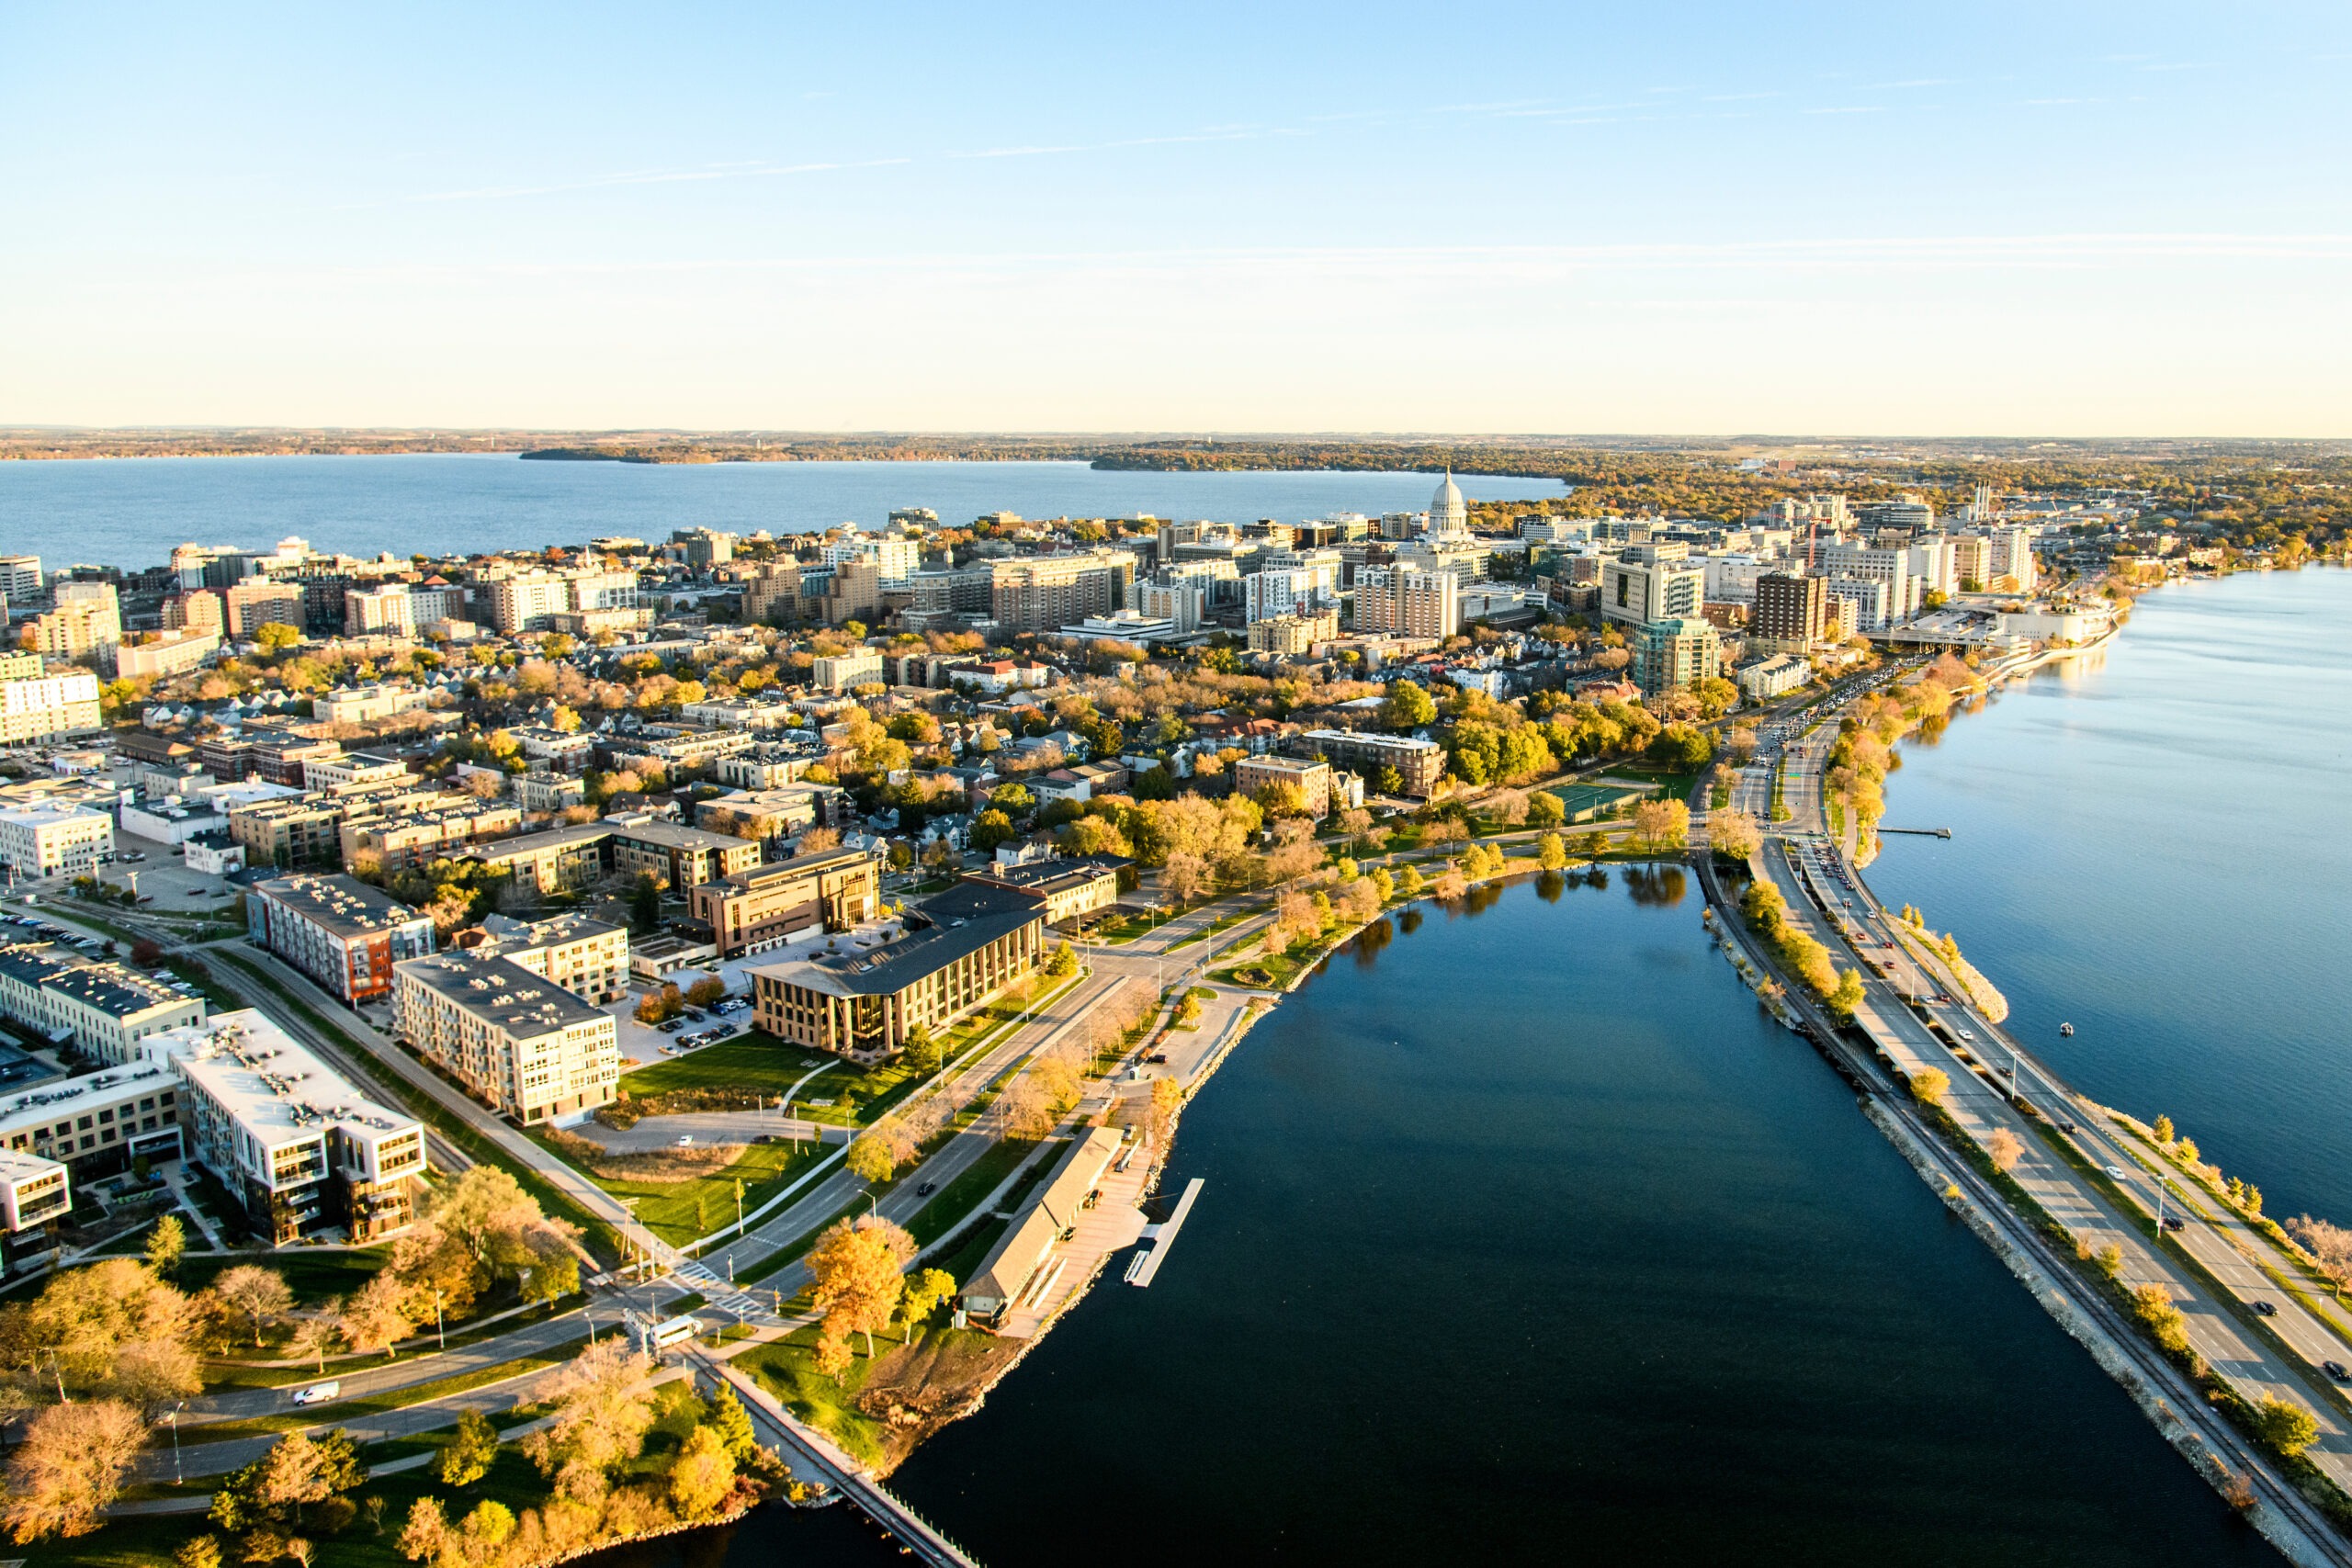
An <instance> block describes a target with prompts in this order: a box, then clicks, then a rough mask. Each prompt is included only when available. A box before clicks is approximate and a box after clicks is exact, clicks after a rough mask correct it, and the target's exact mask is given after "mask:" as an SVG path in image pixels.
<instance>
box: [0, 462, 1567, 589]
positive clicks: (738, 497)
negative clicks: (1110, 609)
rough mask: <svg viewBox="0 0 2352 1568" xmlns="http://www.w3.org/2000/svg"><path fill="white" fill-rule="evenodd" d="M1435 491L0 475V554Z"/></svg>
mask: <svg viewBox="0 0 2352 1568" xmlns="http://www.w3.org/2000/svg"><path fill="white" fill-rule="evenodd" d="M1459 482H1460V483H1461V486H1462V489H1463V492H1464V494H1465V495H1467V496H1469V497H1470V498H1471V499H1472V500H1474V501H1499V500H1517V499H1525V498H1529V497H1543V496H1557V495H1560V494H1562V493H1564V488H1563V486H1562V485H1561V484H1560V482H1559V481H1558V480H1556V479H1489V478H1476V477H1467V476H1465V477H1464V478H1463V479H1461V480H1460V481H1459ZM1437 484H1438V479H1437V477H1436V476H1434V475H1430V474H1401V473H1329V472H1283V473H1133V472H1122V471H1114V470H1109V469H1102V470H1098V469H1095V468H1089V467H1087V466H1086V465H1085V464H1083V463H696V464H650V463H566V462H544V461H535V462H525V461H523V460H522V459H521V458H519V457H512V456H491V455H474V454H459V453H449V454H438V453H433V454H418V455H415V456H397V457H136V458H107V459H97V460H94V461H78V460H77V461H72V462H9V463H0V551H6V552H8V553H15V552H18V551H25V552H30V553H37V554H39V555H40V556H41V557H42V558H43V563H44V564H45V565H47V566H49V567H50V568H51V569H54V568H56V567H59V566H66V565H73V564H75V563H78V562H90V563H93V564H96V565H101V566H118V567H122V568H124V569H126V570H135V569H137V568H141V567H145V566H154V565H160V564H161V563H162V562H164V560H166V559H168V558H170V555H171V552H172V548H173V547H174V546H175V545H179V544H183V543H186V542H188V541H194V542H196V543H198V544H204V545H239V546H243V547H248V548H253V547H268V546H270V545H274V544H276V543H277V541H278V540H279V539H281V538H284V537H286V536H288V535H300V536H301V537H303V538H306V539H308V540H310V541H311V545H312V546H314V547H317V548H319V549H322V550H329V551H339V552H342V553H345V554H348V555H356V556H361V557H368V556H373V555H375V554H377V553H378V552H379V551H381V550H390V551H392V552H393V553H394V554H396V555H413V554H424V555H443V554H449V553H457V552H466V551H474V550H496V549H511V548H525V547H537V546H542V545H551V544H580V543H584V542H585V541H587V540H588V539H590V538H594V537H600V536H613V535H623V536H633V537H636V538H640V539H647V540H653V541H659V540H662V539H666V538H668V537H669V536H670V533H671V530H673V529H675V528H704V527H707V528H721V529H725V530H727V531H729V532H730V533H738V534H748V533H752V532H753V531H755V530H758V529H762V528H764V529H766V530H767V531H768V532H770V533H772V534H783V533H806V532H809V531H810V530H812V529H820V528H830V527H833V526H835V525H839V524H842V523H844V522H855V523H856V524H858V525H860V526H862V527H868V528H879V527H881V526H882V525H884V524H885V523H886V522H887V521H888V517H889V514H890V512H891V509H892V508H894V507H903V506H928V507H930V508H932V509H933V511H935V512H937V513H939V517H940V521H941V522H942V523H944V524H949V525H961V524H966V523H969V522H970V521H971V520H972V519H973V518H975V517H977V516H979V515H980V514H981V513H988V512H1014V513H1020V514H1021V515H1022V516H1023V517H1063V516H1070V517H1133V516H1135V515H1136V514H1137V513H1150V514H1151V515H1153V516H1155V517H1168V518H1182V519H1189V518H1214V519H1218V520H1222V521H1227V522H1252V521H1255V520H1256V519H1258V518H1261V517H1273V518H1278V519H1280V520H1282V521H1283V522H1286V523H1295V522H1300V521H1303V520H1305V519H1306V518H1310V517H1321V516H1326V515H1328V514H1329V513H1334V512H1362V513H1368V514H1371V515H1374V516H1377V515H1378V514H1379V513H1383V512H1406V511H1420V510H1422V509H1424V508H1426V507H1427V506H1428V505H1429V503H1430V493H1431V492H1432V491H1435V490H1436V488H1437Z"/></svg>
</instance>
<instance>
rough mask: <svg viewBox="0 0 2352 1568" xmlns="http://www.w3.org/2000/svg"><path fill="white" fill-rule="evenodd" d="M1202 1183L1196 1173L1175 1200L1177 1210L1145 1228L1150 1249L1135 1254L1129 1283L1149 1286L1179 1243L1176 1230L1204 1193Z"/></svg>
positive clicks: (1181, 1227) (1131, 1264) (1143, 1286)
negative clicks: (1171, 1250)
mask: <svg viewBox="0 0 2352 1568" xmlns="http://www.w3.org/2000/svg"><path fill="white" fill-rule="evenodd" d="M1202 1186H1203V1182H1202V1179H1201V1178H1199V1177H1197V1176H1196V1177H1194V1178H1193V1179H1192V1180H1190V1181H1188V1182H1186V1183H1185V1184H1184V1195H1183V1196H1182V1198H1179V1199H1177V1200H1176V1212H1175V1213H1172V1214H1170V1215H1169V1216H1168V1218H1167V1220H1166V1221H1165V1222H1164V1223H1162V1224H1156V1225H1148V1226H1146V1227H1145V1229H1144V1233H1143V1234H1144V1239H1145V1240H1147V1241H1148V1242H1150V1243H1151V1250H1150V1251H1148V1252H1138V1253H1136V1255H1135V1258H1133V1259H1132V1260H1131V1261H1130V1262H1129V1263H1128V1264H1127V1283H1128V1284H1130V1285H1133V1286H1135V1287H1136V1289H1138V1290H1148V1289H1149V1288H1150V1286H1151V1278H1152V1276H1153V1275H1155V1274H1157V1273H1159V1265H1160V1263H1161V1261H1162V1260H1163V1259H1164V1258H1167V1256H1168V1249H1169V1248H1170V1247H1173V1246H1175V1245H1176V1233H1177V1232H1178V1231H1180V1230H1182V1229H1183V1228H1184V1216H1185V1215H1187V1214H1189V1213H1192V1212H1193V1199H1195V1198H1197V1197H1199V1196H1200V1195H1201V1188H1202Z"/></svg>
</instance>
